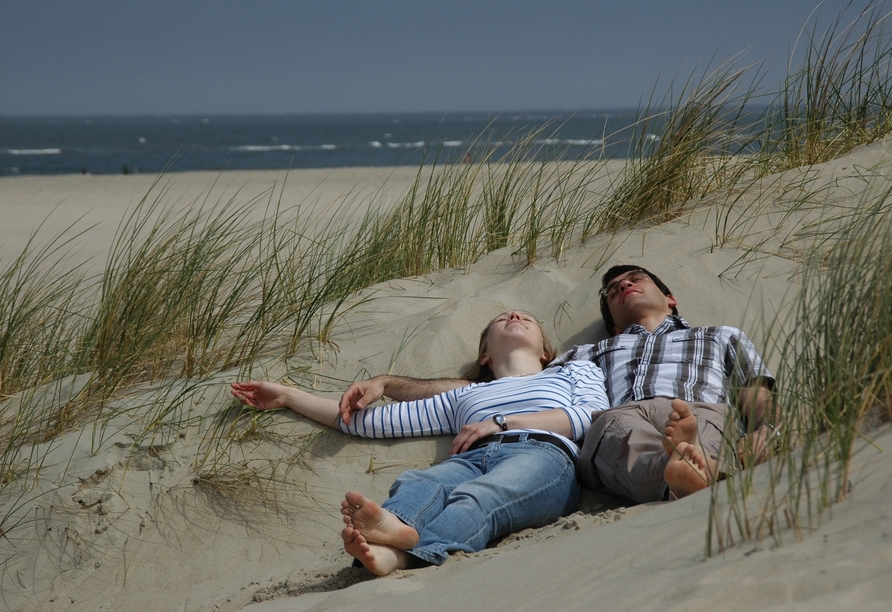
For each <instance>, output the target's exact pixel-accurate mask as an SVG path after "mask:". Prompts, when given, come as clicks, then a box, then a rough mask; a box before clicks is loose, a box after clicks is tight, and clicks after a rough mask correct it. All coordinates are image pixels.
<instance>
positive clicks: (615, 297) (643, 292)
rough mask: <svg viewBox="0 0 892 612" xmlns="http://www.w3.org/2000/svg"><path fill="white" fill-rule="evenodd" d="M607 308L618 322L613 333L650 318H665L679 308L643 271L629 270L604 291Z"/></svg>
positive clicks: (610, 283)
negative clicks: (675, 308)
mask: <svg viewBox="0 0 892 612" xmlns="http://www.w3.org/2000/svg"><path fill="white" fill-rule="evenodd" d="M602 291H603V292H604V294H605V295H606V298H607V307H608V308H609V309H610V314H611V315H613V320H614V321H615V322H616V329H615V330H614V333H619V332H621V331H622V330H624V329H626V328H627V327H629V325H632V324H633V323H643V321H644V320H645V319H646V318H648V317H657V318H660V319H662V318H664V317H665V316H666V315H668V314H672V309H673V308H674V307H675V306H676V305H677V303H676V301H675V298H673V297H672V296H671V295H664V294H663V292H662V291H660V288H659V287H657V285H656V284H655V283H654V282H653V280H651V278H650V276H648V275H647V272H644V271H643V270H630V271H628V272H625V273H623V274H620V275H619V276H617V277H616V278H614V279H612V280H611V281H610V282H609V283H607V286H606V287H605V288H604V289H602Z"/></svg>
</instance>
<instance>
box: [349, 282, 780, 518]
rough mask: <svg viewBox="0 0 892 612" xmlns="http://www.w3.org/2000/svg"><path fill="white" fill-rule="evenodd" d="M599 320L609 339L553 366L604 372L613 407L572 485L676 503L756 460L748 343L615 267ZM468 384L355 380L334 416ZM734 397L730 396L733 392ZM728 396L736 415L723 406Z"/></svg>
mask: <svg viewBox="0 0 892 612" xmlns="http://www.w3.org/2000/svg"><path fill="white" fill-rule="evenodd" d="M600 295H601V314H602V316H603V317H604V323H605V325H606V327H607V330H608V331H609V332H610V333H612V334H613V337H611V338H608V339H606V340H603V341H601V342H599V343H597V344H594V345H583V346H577V347H575V348H574V349H572V350H571V351H568V352H567V353H565V354H563V355H561V356H559V357H558V358H557V359H556V360H555V362H553V363H557V364H561V363H565V362H567V361H572V360H591V361H594V362H595V363H596V364H597V365H598V366H600V367H601V369H602V370H604V373H605V376H606V379H607V395H608V399H609V400H610V405H611V406H612V408H611V409H610V410H606V411H602V412H599V413H595V414H593V418H594V419H595V421H594V423H593V425H592V427H591V429H590V430H589V432H588V434H587V435H586V438H585V444H584V446H583V449H582V452H581V454H580V457H579V460H578V462H577V469H578V472H579V476H580V479H581V482H582V484H584V485H585V486H588V487H589V488H594V489H598V488H602V487H604V488H607V489H608V490H610V491H611V492H613V493H616V494H619V495H623V496H626V497H629V498H631V499H633V500H635V501H637V502H648V501H656V500H661V499H670V498H677V497H682V496H684V495H688V494H690V493H693V492H695V491H698V490H701V489H703V488H705V487H706V486H708V485H710V484H712V483H713V482H715V480H716V479H717V478H718V477H719V476H720V475H721V473H723V472H728V471H731V470H733V469H735V468H736V465H737V461H738V456H737V455H738V453H736V452H728V449H731V448H735V446H738V442H739V438H740V433H741V432H740V431H739V430H738V427H739V425H738V424H740V425H742V426H743V427H744V428H745V431H746V432H747V434H748V435H746V437H745V438H744V441H745V444H741V445H739V448H740V449H741V453H740V454H741V456H742V457H743V460H744V461H749V462H752V460H758V459H760V458H762V456H764V451H765V449H766V448H767V445H768V442H769V440H770V439H771V438H772V437H773V436H774V434H775V433H776V429H775V428H774V423H775V422H776V417H775V415H774V406H773V403H772V398H771V387H772V385H773V384H774V379H773V378H772V377H771V374H770V373H769V372H768V370H767V369H766V368H765V366H764V365H763V363H762V359H761V357H760V356H759V354H758V352H757V351H756V350H755V347H754V346H753V344H752V342H750V340H749V339H748V338H747V337H746V335H745V334H744V333H743V332H741V331H740V330H739V329H736V328H733V327H727V326H720V327H696V328H691V327H690V326H689V325H688V324H687V322H686V321H685V320H684V319H682V318H681V317H680V316H678V309H677V300H676V299H675V298H674V297H673V295H672V293H671V291H670V290H669V288H668V287H667V286H666V285H665V284H664V283H663V282H662V281H661V280H660V279H659V278H658V277H657V276H656V275H654V274H652V273H651V272H649V271H647V270H645V269H643V268H640V267H638V266H614V267H612V268H610V269H609V270H608V271H607V272H606V274H604V278H603V282H602V289H601V291H600ZM465 384H468V383H467V381H461V380H454V379H440V380H417V379H411V378H404V377H394V376H379V377H375V378H372V379H370V380H367V381H362V382H359V383H354V384H353V385H351V386H350V387H349V388H348V389H347V391H345V393H344V395H343V397H342V398H341V405H340V408H341V415H342V418H344V419H345V420H346V421H349V419H350V414H352V412H354V411H356V410H361V409H362V408H365V407H366V406H367V405H369V403H371V402H374V401H377V400H378V399H380V398H381V397H382V396H383V395H386V396H388V397H390V398H393V399H396V400H408V399H416V398H420V397H429V396H430V395H433V394H436V393H439V392H442V391H445V390H448V389H452V388H455V387H458V386H461V385H465ZM732 392H733V393H732ZM732 394H734V395H736V406H737V414H735V413H734V412H733V411H732V410H731V409H730V404H729V401H730V399H731V398H730V397H729V396H730V395H732Z"/></svg>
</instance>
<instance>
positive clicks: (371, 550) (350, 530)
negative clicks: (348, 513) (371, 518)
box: [341, 525, 409, 576]
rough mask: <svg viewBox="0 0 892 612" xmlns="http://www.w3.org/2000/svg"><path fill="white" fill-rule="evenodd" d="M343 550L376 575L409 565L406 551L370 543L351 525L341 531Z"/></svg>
mask: <svg viewBox="0 0 892 612" xmlns="http://www.w3.org/2000/svg"><path fill="white" fill-rule="evenodd" d="M341 539H342V540H344V550H346V551H347V554H349V555H350V556H351V557H353V558H354V559H359V562H360V563H362V564H363V565H364V566H365V567H366V569H367V570H369V571H370V572H372V573H373V574H375V575H376V576H386V575H387V574H390V573H392V572H395V571H396V570H398V569H406V568H407V567H409V555H408V553H406V552H404V551H402V550H400V549H399V548H394V547H393V546H387V545H385V544H371V543H369V542H367V541H366V539H365V537H363V535H362V533H360V532H359V531H358V530H356V529H355V528H354V527H353V525H347V526H346V527H344V529H343V531H341Z"/></svg>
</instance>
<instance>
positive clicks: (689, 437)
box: [663, 399, 705, 455]
mask: <svg viewBox="0 0 892 612" xmlns="http://www.w3.org/2000/svg"><path fill="white" fill-rule="evenodd" d="M682 442H686V443H688V444H693V445H694V446H696V447H697V449H699V451H700V453H701V454H705V453H704V452H703V449H702V448H701V446H700V434H699V433H698V431H697V417H696V416H694V413H693V412H691V407H690V406H688V404H687V402H685V401H684V400H680V399H674V400H672V414H670V415H669V422H668V423H666V427H665V429H663V450H665V451H666V454H667V455H672V451H673V450H674V449H676V448H677V447H678V445H679V444H681V443H682Z"/></svg>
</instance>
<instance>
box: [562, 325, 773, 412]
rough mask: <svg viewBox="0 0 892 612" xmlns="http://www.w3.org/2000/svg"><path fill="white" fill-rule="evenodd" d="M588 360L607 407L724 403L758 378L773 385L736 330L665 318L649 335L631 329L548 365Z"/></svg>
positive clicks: (750, 345)
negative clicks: (603, 382)
mask: <svg viewBox="0 0 892 612" xmlns="http://www.w3.org/2000/svg"><path fill="white" fill-rule="evenodd" d="M583 359H585V360H590V361H593V362H594V363H596V364H598V365H599V366H600V367H601V369H602V370H603V371H604V372H605V373H606V375H607V396H608V397H609V398H610V405H611V406H621V405H623V404H628V403H630V402H636V401H641V400H645V399H652V398H655V397H671V398H675V397H678V398H681V399H683V400H685V401H688V402H707V403H713V404H726V403H728V397H727V396H728V391H729V390H730V389H739V388H740V387H742V386H744V385H746V384H747V383H748V382H750V381H752V380H754V379H756V378H758V377H762V378H763V379H764V383H765V384H766V385H768V386H769V387H770V386H771V385H773V384H774V379H773V378H772V376H771V373H770V372H769V371H768V368H767V367H766V366H765V365H764V364H763V363H762V358H761V357H760V356H759V353H758V352H757V351H756V348H755V346H754V345H753V343H752V342H751V341H750V339H749V338H747V337H746V334H744V333H743V332H742V331H740V330H739V329H737V328H736V327H728V326H718V327H691V326H690V325H688V322H687V321H685V320H684V319H683V318H681V317H680V316H677V315H670V316H667V317H666V319H665V320H664V321H663V322H662V323H661V324H660V326H659V327H657V328H656V329H655V330H654V331H653V332H648V331H647V330H646V329H645V328H644V327H642V326H641V325H638V324H637V323H636V324H633V325H632V326H631V327H629V328H628V329H627V330H625V331H624V332H623V333H621V334H619V335H616V336H613V337H612V338H608V339H606V340H602V341H601V342H599V343H597V344H586V345H582V346H577V347H574V348H573V349H572V350H570V351H567V352H566V353H564V354H562V355H560V356H558V358H557V359H555V360H554V361H553V362H552V363H551V364H550V365H555V364H561V363H566V362H568V361H572V360H583Z"/></svg>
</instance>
